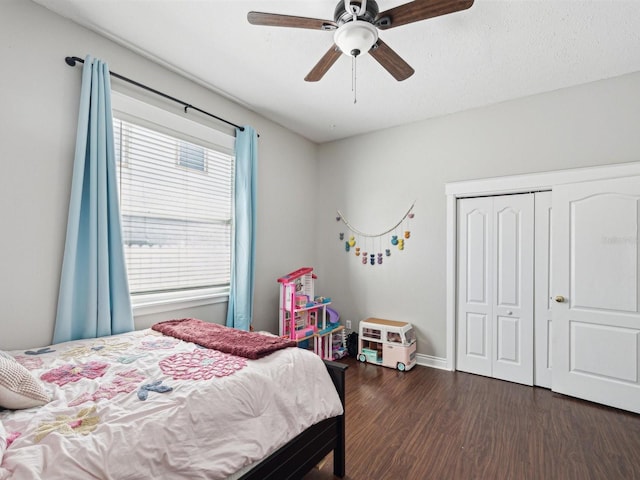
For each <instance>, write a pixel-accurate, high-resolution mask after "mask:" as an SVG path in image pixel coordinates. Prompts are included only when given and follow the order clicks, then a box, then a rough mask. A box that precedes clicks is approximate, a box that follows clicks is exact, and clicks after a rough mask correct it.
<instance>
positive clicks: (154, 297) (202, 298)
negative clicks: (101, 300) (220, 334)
mask: <svg viewBox="0 0 640 480" xmlns="http://www.w3.org/2000/svg"><path fill="white" fill-rule="evenodd" d="M228 301H229V287H221V288H208V289H198V290H187V291H181V292H165V293H151V294H146V295H132V296H131V306H132V309H133V315H134V316H138V315H151V314H154V313H163V312H171V311H174V310H183V309H186V308H192V307H200V306H202V305H212V304H214V303H222V302H228Z"/></svg>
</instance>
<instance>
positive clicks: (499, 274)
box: [457, 194, 533, 385]
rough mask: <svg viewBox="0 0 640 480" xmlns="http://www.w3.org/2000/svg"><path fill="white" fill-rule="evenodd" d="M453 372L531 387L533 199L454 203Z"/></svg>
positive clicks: (528, 196) (508, 197)
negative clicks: (455, 297)
mask: <svg viewBox="0 0 640 480" xmlns="http://www.w3.org/2000/svg"><path fill="white" fill-rule="evenodd" d="M457 327H458V328H457V332H458V333H457V335H458V338H457V341H458V343H457V368H458V369H459V370H462V371H466V372H470V373H477V374H480V375H486V376H493V377H496V378H500V379H503V380H510V381H513V382H518V383H525V384H527V385H532V384H533V195H531V194H525V195H505V196H500V197H485V198H467V199H461V200H459V201H458V320H457Z"/></svg>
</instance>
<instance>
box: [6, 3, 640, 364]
mask: <svg viewBox="0 0 640 480" xmlns="http://www.w3.org/2000/svg"><path fill="white" fill-rule="evenodd" d="M87 53H91V54H93V55H95V56H97V57H100V58H102V59H105V60H107V61H108V62H109V64H110V67H111V69H112V70H114V71H116V72H118V73H121V74H124V75H127V76H130V77H132V78H134V79H136V80H139V81H141V82H143V83H147V84H149V85H152V86H154V87H156V88H158V89H160V90H163V91H166V92H168V93H172V94H174V95H176V96H179V97H183V98H185V100H188V101H189V102H192V103H193V104H195V105H198V106H200V107H202V108H204V109H205V110H209V111H212V112H214V113H216V114H218V115H220V116H222V117H224V118H228V119H230V120H232V121H234V122H236V123H240V124H244V123H247V124H251V125H253V126H254V127H256V129H257V130H258V132H259V133H260V145H259V152H260V153H259V155H260V159H259V165H260V166H259V198H258V208H259V212H258V246H257V267H256V294H255V321H254V324H255V326H256V328H258V329H266V330H271V331H276V329H277V295H278V285H277V283H276V278H277V277H279V276H281V275H283V274H285V273H287V272H289V271H291V270H294V269H296V268H298V267H301V266H307V265H308V266H314V267H315V271H316V273H317V274H318V276H319V279H318V283H317V286H316V292H317V293H318V294H321V295H324V296H330V297H332V298H333V301H334V304H333V306H334V307H335V308H336V309H337V310H338V311H339V312H340V314H341V318H342V319H351V320H354V327H356V326H357V321H358V320H360V319H362V318H366V317H369V316H378V317H383V318H385V317H386V318H392V319H403V320H408V321H411V322H413V323H414V324H415V325H416V328H417V331H418V337H419V338H418V351H419V352H420V353H422V354H424V355H431V356H434V357H438V358H443V357H444V356H445V334H446V328H445V282H444V277H445V241H446V238H445V220H446V216H445V197H444V185H445V183H446V182H452V181H458V180H467V179H473V178H485V177H492V176H502V175H510V174H520V173H527V172H541V171H548V170H557V169H565V168H573V167H581V166H591V165H601V164H608V163H621V162H630V161H638V160H640V135H638V134H637V128H638V125H640V95H638V91H640V73H638V74H632V75H627V76H624V77H619V78H615V79H611V80H606V81H601V82H596V83H593V84H589V85H584V86H580V87H575V88H570V89H565V90H559V91H556V92H551V93H548V94H543V95H537V96H533V97H528V98H523V99H520V100H516V101H511V102H506V103H502V104H499V105H494V106H491V107H486V108H481V109H476V110H472V111H467V112H463V113H459V114H455V115H450V116H447V117H442V118H438V119H434V120H428V121H423V122H419V123H414V124H410V125H406V126H404V127H400V128H394V129H389V130H385V131H380V132H376V133H372V134H369V135H362V136H358V137H353V138H349V139H345V140H342V141H337V142H333V143H328V144H325V145H321V146H316V145H314V144H312V143H311V142H309V141H307V140H305V139H303V138H301V137H299V136H297V135H295V134H293V133H291V132H289V131H288V130H286V129H283V128H281V127H280V126H278V125H276V124H274V123H272V122H270V121H268V120H266V119H264V118H262V117H260V116H258V115H256V114H254V113H253V112H251V111H249V110H247V109H245V108H243V107H241V106H239V105H237V104H236V103H233V102H231V101H229V100H226V99H225V98H222V97H221V96H219V95H216V94H215V93H212V92H211V91H209V90H207V89H205V88H202V87H201V86H198V85H196V84H195V83H193V82H191V81H189V80H187V79H185V78H183V77H181V76H179V75H177V74H175V73H173V72H170V71H168V70H167V69H165V68H162V67H160V66H158V65H156V64H154V63H153V62H150V61H148V60H145V59H143V58H142V57H140V56H139V55H137V54H134V53H132V52H131V51H129V50H127V49H125V48H122V47H120V46H118V45H116V44H114V43H113V42H111V41H109V40H107V39H105V38H103V37H100V36H98V35H96V34H94V33H92V32H90V31H88V30H86V29H84V28H82V27H79V26H77V25H76V24H74V23H71V22H69V21H67V20H65V19H63V18H61V17H58V16H57V15H55V14H53V13H51V12H49V11H48V10H45V9H43V8H42V7H40V6H38V5H35V4H33V3H31V2H28V1H25V0H3V1H2V2H1V3H0V61H2V64H3V66H4V70H3V76H2V79H1V80H0V82H1V83H0V100H1V101H0V105H2V110H0V119H1V120H2V121H1V123H0V127H1V128H0V136H1V137H0V138H1V141H0V159H1V160H0V161H1V162H2V166H3V172H2V176H0V200H1V203H0V212H1V213H0V219H1V222H2V223H1V224H2V234H1V235H0V265H1V268H2V274H1V275H0V348H23V347H32V346H37V345H44V344H47V343H49V342H50V340H51V335H52V332H53V321H54V317H55V309H56V302H57V291H58V283H59V275H60V266H61V262H62V251H63V246H64V235H65V228H66V220H67V218H66V216H67V206H68V200H69V189H70V181H71V169H72V161H73V145H74V139H75V128H76V115H77V107H78V101H77V98H78V93H79V88H80V75H81V72H80V68H79V67H76V68H75V69H74V68H70V67H68V66H66V65H65V63H64V61H63V58H64V57H65V56H66V55H77V56H84V55H85V54H87ZM113 88H114V89H120V90H122V89H123V87H122V86H121V85H118V84H117V83H116V82H114V84H113ZM256 88H258V86H256ZM150 100H152V99H150ZM190 118H195V117H190ZM310 178H313V179H314V181H313V182H310V181H309V179H310ZM413 200H416V201H417V203H416V208H415V213H416V216H415V218H414V219H413V221H412V222H411V225H410V230H411V239H410V240H408V241H407V243H406V249H405V251H404V252H398V251H397V250H394V251H393V254H392V256H391V257H390V258H388V259H387V258H386V257H385V263H384V264H383V265H382V266H380V267H379V266H377V265H376V266H375V267H371V266H370V265H367V266H364V265H362V264H361V263H360V262H359V259H357V260H356V258H355V257H354V256H349V255H347V254H346V253H345V252H344V249H343V244H342V242H339V240H338V233H339V232H340V231H344V232H346V231H347V230H346V229H345V228H344V225H341V224H340V223H338V222H336V220H335V216H336V210H337V209H340V210H342V212H343V213H344V215H345V216H346V217H347V218H348V219H349V220H350V221H351V222H353V224H354V225H355V226H356V227H357V228H359V229H361V230H363V231H370V232H378V231H382V230H384V229H385V228H387V227H388V226H390V225H392V224H393V223H395V222H396V221H397V220H398V218H399V216H400V215H401V214H403V213H404V212H405V211H406V209H407V208H408V207H409V205H410V204H411V202H412V201H413ZM314 212H315V215H314ZM292 219H295V220H294V223H292ZM381 248H385V247H384V246H383V245H380V244H378V243H375V244H369V248H368V249H369V250H375V251H376V252H377V250H378V249H381ZM225 314H226V304H224V303H223V304H217V305H213V306H211V307H199V308H197V309H193V310H190V311H180V312H168V313H167V314H155V315H153V316H147V317H144V318H142V317H138V318H136V326H137V327H138V328H143V327H146V326H149V325H150V324H152V323H153V322H155V321H158V320H162V319H165V318H175V317H178V316H187V315H189V316H197V317H200V318H204V319H206V320H211V321H223V318H224V316H225Z"/></svg>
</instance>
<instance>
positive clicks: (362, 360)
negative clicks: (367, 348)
mask: <svg viewBox="0 0 640 480" xmlns="http://www.w3.org/2000/svg"><path fill="white" fill-rule="evenodd" d="M358 360H360V361H361V362H363V363H364V362H366V361H367V356H366V355H365V354H364V353H361V354H360V355H358Z"/></svg>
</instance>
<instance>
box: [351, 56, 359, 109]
mask: <svg viewBox="0 0 640 480" xmlns="http://www.w3.org/2000/svg"><path fill="white" fill-rule="evenodd" d="M357 58H358V57H351V91H352V92H353V103H354V104H355V103H357V102H358V99H357V98H356V95H357V91H358V90H357V78H356V72H357V64H356V61H357V60H356V59H357Z"/></svg>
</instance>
